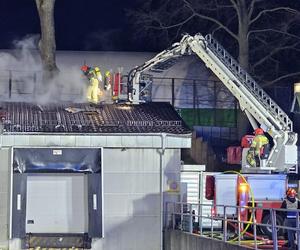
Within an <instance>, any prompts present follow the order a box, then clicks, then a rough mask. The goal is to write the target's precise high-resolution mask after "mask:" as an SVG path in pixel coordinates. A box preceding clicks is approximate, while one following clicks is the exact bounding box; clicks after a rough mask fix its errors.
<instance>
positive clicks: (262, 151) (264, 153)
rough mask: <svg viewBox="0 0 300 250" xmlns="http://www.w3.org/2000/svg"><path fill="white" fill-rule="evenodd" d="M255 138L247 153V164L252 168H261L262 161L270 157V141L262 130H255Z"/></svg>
mask: <svg viewBox="0 0 300 250" xmlns="http://www.w3.org/2000/svg"><path fill="white" fill-rule="evenodd" d="M254 134H255V137H254V138H253V141H252V143H251V145H250V149H249V151H248V153H247V162H248V163H249V164H250V166H251V167H259V166H260V160H261V159H262V158H267V157H268V153H269V152H268V151H269V147H268V146H269V140H268V138H267V137H266V136H265V135H264V130H263V129H262V128H257V129H255V130H254Z"/></svg>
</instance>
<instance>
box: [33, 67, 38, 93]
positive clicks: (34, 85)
mask: <svg viewBox="0 0 300 250" xmlns="http://www.w3.org/2000/svg"><path fill="white" fill-rule="evenodd" d="M36 79H37V76H36V72H34V73H33V96H34V97H35V96H36V82H37V80H36Z"/></svg>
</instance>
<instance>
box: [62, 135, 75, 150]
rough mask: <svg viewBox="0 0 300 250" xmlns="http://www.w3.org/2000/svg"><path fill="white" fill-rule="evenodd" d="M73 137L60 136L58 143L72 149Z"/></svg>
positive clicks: (73, 144)
mask: <svg viewBox="0 0 300 250" xmlns="http://www.w3.org/2000/svg"><path fill="white" fill-rule="evenodd" d="M75 142H76V141H75V136H74V135H63V136H60V143H61V145H63V146H65V147H74V146H75Z"/></svg>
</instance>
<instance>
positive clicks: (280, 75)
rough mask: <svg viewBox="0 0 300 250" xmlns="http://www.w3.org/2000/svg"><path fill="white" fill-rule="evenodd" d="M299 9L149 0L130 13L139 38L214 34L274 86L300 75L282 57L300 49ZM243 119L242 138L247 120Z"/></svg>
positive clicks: (260, 2)
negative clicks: (199, 33)
mask: <svg viewBox="0 0 300 250" xmlns="http://www.w3.org/2000/svg"><path fill="white" fill-rule="evenodd" d="M299 7H300V6H296V5H295V6H291V5H283V3H282V1H268V0H211V1H207V0H150V1H146V2H144V1H143V3H141V5H140V6H139V9H138V10H130V11H128V15H129V17H130V18H131V20H132V21H133V22H134V23H135V24H136V25H135V27H136V29H137V34H138V36H137V37H139V36H141V35H142V34H144V35H145V36H147V38H149V40H151V39H153V38H152V37H159V39H160V40H161V41H165V43H171V42H174V40H178V39H179V36H180V35H181V33H184V32H188V33H195V32H201V33H212V34H213V35H214V36H215V37H216V38H217V39H218V40H220V42H221V43H222V44H223V45H224V47H225V48H227V49H229V51H230V52H231V53H232V54H233V56H235V57H237V58H238V61H239V63H240V65H241V66H242V67H243V68H244V69H246V70H247V71H250V72H251V74H252V75H253V76H254V77H255V78H256V79H258V80H259V81H260V84H261V85H271V84H274V83H278V82H279V81H282V80H284V79H289V80H292V79H291V77H299V76H300V71H298V68H297V67H295V66H294V67H289V68H288V67H286V66H285V62H286V61H285V60H284V58H287V57H289V60H292V58H291V55H294V54H295V53H297V52H300V36H299V35H298V34H297V32H299V29H297V25H298V22H299V16H300V14H299V11H298V9H300V8H299ZM151 41H152V42H153V40H151ZM164 46H165V44H164ZM291 52H292V53H291ZM288 55H289V56H288ZM299 55H300V53H299ZM297 61H298V60H297ZM299 66H300V65H299ZM261 82H263V84H262V83H261ZM240 118H241V119H240V120H239V121H238V124H239V128H238V130H239V137H241V136H242V135H243V134H244V133H245V132H246V131H247V123H248V122H247V119H246V118H245V117H244V116H240Z"/></svg>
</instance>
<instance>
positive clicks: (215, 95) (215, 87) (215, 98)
mask: <svg viewBox="0 0 300 250" xmlns="http://www.w3.org/2000/svg"><path fill="white" fill-rule="evenodd" d="M213 126H217V84H216V81H214V124H213Z"/></svg>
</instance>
